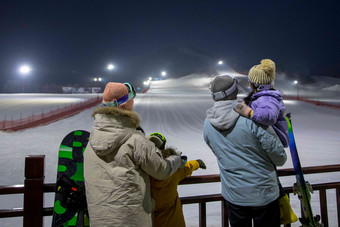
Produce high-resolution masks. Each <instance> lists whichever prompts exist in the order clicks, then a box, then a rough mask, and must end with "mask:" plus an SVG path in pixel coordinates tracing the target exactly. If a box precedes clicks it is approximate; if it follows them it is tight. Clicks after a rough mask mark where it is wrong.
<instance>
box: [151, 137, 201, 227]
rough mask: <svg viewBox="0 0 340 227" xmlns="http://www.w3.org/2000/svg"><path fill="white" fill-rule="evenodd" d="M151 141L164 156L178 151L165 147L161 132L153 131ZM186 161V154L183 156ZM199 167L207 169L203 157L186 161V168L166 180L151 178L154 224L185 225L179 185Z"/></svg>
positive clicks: (179, 226)
mask: <svg viewBox="0 0 340 227" xmlns="http://www.w3.org/2000/svg"><path fill="white" fill-rule="evenodd" d="M149 139H150V141H152V142H154V143H155V145H156V147H158V148H159V149H161V151H162V155H163V158H167V157H169V156H170V155H172V154H174V153H176V151H175V150H174V149H172V148H165V144H166V139H165V138H164V136H163V135H161V134H160V133H152V134H151V135H150V136H149ZM182 157H183V158H184V159H185V161H186V156H182ZM198 168H202V169H206V166H205V164H204V162H203V161H202V160H201V159H198V160H191V161H188V162H186V164H185V167H184V168H179V169H178V170H177V171H176V172H175V173H174V174H173V175H172V176H170V177H169V178H167V179H165V180H157V179H155V178H153V177H151V178H150V185H151V196H152V198H153V199H154V200H155V208H154V222H153V223H154V226H155V227H158V226H161V227H173V226H176V227H184V226H185V220H184V215H183V210H182V204H181V201H180V199H179V196H178V192H177V187H178V184H179V182H180V181H181V180H183V179H184V178H186V177H189V176H191V174H192V172H193V171H195V170H197V169H198Z"/></svg>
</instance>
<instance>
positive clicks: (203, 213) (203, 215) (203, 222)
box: [199, 202, 207, 227]
mask: <svg viewBox="0 0 340 227" xmlns="http://www.w3.org/2000/svg"><path fill="white" fill-rule="evenodd" d="M206 208H207V205H206V203H205V202H201V203H199V226H200V227H206V226H207V210H206Z"/></svg>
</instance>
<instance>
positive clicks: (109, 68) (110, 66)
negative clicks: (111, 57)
mask: <svg viewBox="0 0 340 227" xmlns="http://www.w3.org/2000/svg"><path fill="white" fill-rule="evenodd" d="M114 68H115V66H114V65H112V64H109V65H108V66H107V69H108V70H109V71H110V82H111V80H112V78H111V77H112V70H113V69H114Z"/></svg>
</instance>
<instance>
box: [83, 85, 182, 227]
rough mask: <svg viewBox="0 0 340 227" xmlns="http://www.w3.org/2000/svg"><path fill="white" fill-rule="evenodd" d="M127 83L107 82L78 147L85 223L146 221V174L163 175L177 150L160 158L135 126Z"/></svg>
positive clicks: (175, 161) (172, 166) (176, 159)
mask: <svg viewBox="0 0 340 227" xmlns="http://www.w3.org/2000/svg"><path fill="white" fill-rule="evenodd" d="M134 97H135V93H134V90H133V89H132V88H131V85H129V84H121V83H112V82H110V83H108V84H107V86H106V88H105V90H104V93H103V103H102V107H98V108H96V109H95V110H94V112H93V117H94V125H93V128H92V131H91V135H90V139H89V143H88V145H87V147H86V149H85V151H84V179H85V189H86V198H87V204H88V211H89V216H90V225H91V226H100V227H102V226H140V225H141V224H142V225H143V226H152V211H153V201H152V198H151V193H150V180H149V176H152V177H154V178H157V179H160V180H161V179H166V178H168V177H169V176H171V175H172V174H173V173H174V172H175V171H176V170H177V169H178V167H179V166H180V165H181V163H182V162H181V158H180V155H179V154H177V155H171V156H169V157H168V158H167V159H166V160H165V159H163V157H162V155H161V153H160V150H159V149H157V148H156V147H155V145H154V144H153V143H152V142H150V141H149V140H148V139H147V138H146V137H145V135H144V134H143V132H142V131H141V130H139V129H138V128H139V126H140V118H139V116H138V114H137V113H136V112H134V111H133V98H134Z"/></svg>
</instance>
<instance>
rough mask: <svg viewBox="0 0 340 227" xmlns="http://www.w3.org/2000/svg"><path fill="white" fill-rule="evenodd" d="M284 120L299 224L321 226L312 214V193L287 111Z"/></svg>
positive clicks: (317, 217)
mask: <svg viewBox="0 0 340 227" xmlns="http://www.w3.org/2000/svg"><path fill="white" fill-rule="evenodd" d="M286 121H287V123H288V133H289V139H290V142H289V149H290V154H291V156H292V161H293V166H294V172H295V177H296V183H295V184H294V187H293V191H294V195H295V194H297V195H298V198H299V200H300V202H301V209H302V210H301V215H302V217H301V218H299V220H300V222H301V224H302V226H303V227H306V226H312V227H322V226H323V224H321V223H319V221H320V216H319V215H316V216H313V211H312V206H311V203H310V197H311V196H310V193H313V190H312V187H311V185H310V184H309V183H308V182H306V181H305V178H304V176H303V172H302V168H301V163H300V159H299V155H298V152H297V148H296V144H295V140H294V134H293V128H292V120H291V114H290V113H288V114H287V115H286Z"/></svg>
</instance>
